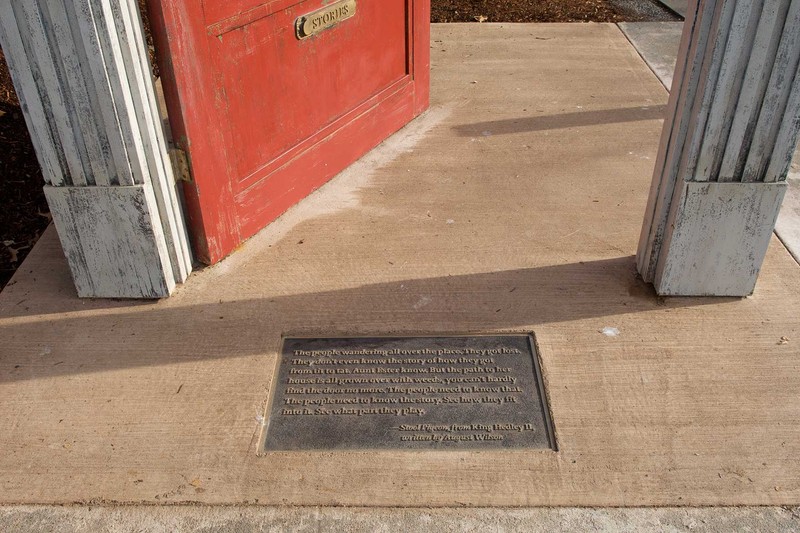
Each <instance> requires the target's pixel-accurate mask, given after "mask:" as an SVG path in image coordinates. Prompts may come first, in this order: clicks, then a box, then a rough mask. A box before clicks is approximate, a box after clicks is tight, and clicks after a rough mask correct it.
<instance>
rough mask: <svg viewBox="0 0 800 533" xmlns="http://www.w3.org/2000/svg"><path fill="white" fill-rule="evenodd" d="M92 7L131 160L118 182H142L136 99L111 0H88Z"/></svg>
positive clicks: (142, 154) (141, 151)
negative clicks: (126, 66) (128, 168)
mask: <svg viewBox="0 0 800 533" xmlns="http://www.w3.org/2000/svg"><path fill="white" fill-rule="evenodd" d="M88 2H89V6H90V7H91V10H92V13H93V17H94V23H95V27H96V28H97V37H98V42H99V44H100V48H101V50H102V53H103V57H104V62H103V64H104V66H105V70H106V78H107V80H108V84H109V86H110V87H111V94H112V95H113V101H114V109H115V111H116V114H117V121H118V124H119V131H120V134H121V135H122V138H123V140H124V144H125V149H126V151H127V155H128V160H129V161H131V164H130V172H131V173H130V176H128V175H120V182H119V183H120V185H133V184H142V183H144V182H145V177H144V175H143V174H142V168H141V166H140V165H138V164H136V163H135V161H141V160H142V159H144V147H143V145H142V140H141V131H139V127H138V123H137V122H136V117H135V115H134V113H133V109H134V107H135V103H134V101H133V98H132V95H131V89H130V83H129V80H128V74H127V72H126V68H125V59H124V56H123V55H122V51H121V49H120V43H119V35H118V34H117V31H118V30H117V25H116V21H115V20H114V16H115V12H114V11H115V10H114V9H113V8H112V6H111V0H88Z"/></svg>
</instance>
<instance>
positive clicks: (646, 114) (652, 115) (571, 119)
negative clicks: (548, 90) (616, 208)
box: [453, 105, 667, 137]
mask: <svg viewBox="0 0 800 533" xmlns="http://www.w3.org/2000/svg"><path fill="white" fill-rule="evenodd" d="M666 107H667V106H665V105H656V106H644V107H642V106H639V107H623V108H619V109H600V110H597V111H578V112H574V113H562V114H559V115H543V116H539V117H521V118H510V119H503V120H491V121H487V122H475V123H473V124H462V125H460V126H455V127H453V129H454V130H455V131H456V132H457V133H458V134H459V135H460V136H462V137H480V136H485V135H505V134H509V133H523V132H530V131H545V130H556V129H563V128H577V127H581V126H597V125H601V124H614V123H622V122H636V121H642V120H658V119H661V118H664V113H665V111H666Z"/></svg>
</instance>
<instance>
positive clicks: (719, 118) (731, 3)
mask: <svg viewBox="0 0 800 533" xmlns="http://www.w3.org/2000/svg"><path fill="white" fill-rule="evenodd" d="M689 15H690V16H689V17H688V18H687V19H686V22H685V26H684V30H683V37H682V40H681V46H680V50H679V52H678V64H677V65H676V68H675V77H674V80H673V86H672V91H671V92H670V103H669V106H668V115H667V118H666V121H665V124H664V130H663V133H662V139H661V145H660V148H659V155H658V159H657V161H656V168H655V175H654V177H653V185H652V188H651V192H650V200H649V202H648V206H647V211H646V214H645V223H644V226H643V228H642V235H641V240H640V244H639V252H638V255H637V263H638V268H639V272H640V273H641V275H642V276H643V277H644V279H645V280H646V281H648V282H652V283H653V284H654V286H655V288H656V291H657V292H658V293H659V294H662V295H686V296H694V295H702V296H710V295H713V296H747V295H749V294H751V293H752V292H753V289H754V287H755V283H756V279H757V277H758V273H759V271H760V269H761V264H762V262H763V260H764V256H765V254H766V250H767V246H768V244H769V241H770V238H771V235H772V231H773V228H774V226H775V221H776V219H777V216H778V211H779V209H780V205H781V202H782V200H783V196H784V194H785V192H786V184H785V179H786V174H787V172H788V169H789V165H790V163H791V157H792V154H793V152H794V149H795V147H796V145H797V138H798V131H800V71H799V70H798V65H800V0H738V1H737V0H699V2H697V3H696V4H695V5H694V6H693V9H692V10H691V13H690V14H689Z"/></svg>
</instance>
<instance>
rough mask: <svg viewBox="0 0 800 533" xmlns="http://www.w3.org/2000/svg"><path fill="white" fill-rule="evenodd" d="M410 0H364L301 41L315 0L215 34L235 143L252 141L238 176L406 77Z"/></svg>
mask: <svg viewBox="0 0 800 533" xmlns="http://www.w3.org/2000/svg"><path fill="white" fill-rule="evenodd" d="M405 3H406V2H405V0H382V1H381V3H380V4H379V3H378V2H362V5H360V6H359V10H358V11H357V12H356V16H354V17H353V18H352V19H349V20H346V21H344V22H342V23H341V24H339V25H338V26H337V27H334V28H331V29H329V30H327V31H324V32H322V33H321V34H319V35H318V36H316V37H314V38H309V39H302V40H300V39H297V38H295V35H294V21H295V19H297V18H298V17H299V16H301V15H303V14H305V13H309V12H312V11H314V10H316V9H318V8H320V7H321V6H322V3H321V1H320V0H312V1H307V2H302V3H300V4H297V5H296V6H293V7H292V8H289V9H286V10H283V11H279V12H277V13H273V14H272V15H269V16H267V17H263V18H260V19H258V20H256V21H254V22H251V23H249V24H247V25H245V26H241V27H239V28H236V29H234V30H231V31H229V32H228V33H225V34H223V35H219V36H217V38H216V39H212V45H213V46H215V47H216V50H215V51H214V52H215V53H214V61H215V67H216V70H217V71H218V72H219V73H220V77H221V79H220V81H221V87H222V90H223V91H224V95H225V100H224V105H225V106H226V113H227V115H228V117H230V120H229V122H228V123H227V124H226V125H227V126H234V127H233V128H231V129H230V130H231V131H230V138H231V142H233V143H234V145H239V146H247V147H248V149H247V150H241V151H238V152H237V153H236V167H235V170H236V172H237V175H238V176H239V178H240V180H243V181H247V182H251V181H252V174H253V173H254V172H257V171H258V170H259V169H260V168H262V167H263V166H264V165H265V163H268V162H270V161H272V160H274V159H275V158H277V157H278V156H280V155H281V154H282V153H283V152H285V151H286V150H288V149H290V148H292V147H293V146H295V145H296V144H298V143H299V142H301V141H302V140H304V139H307V138H308V137H310V136H312V135H313V134H314V133H316V132H317V131H319V130H320V128H322V127H324V126H326V125H328V124H330V123H331V122H333V121H334V120H335V119H336V118H338V117H340V116H342V115H344V114H346V113H347V112H348V111H351V110H353V109H354V108H355V107H357V106H358V105H359V104H361V103H363V102H364V101H366V100H367V99H369V98H370V97H372V96H374V95H375V94H377V93H378V92H380V91H381V90H382V89H385V88H387V87H389V86H390V85H392V84H393V83H394V82H396V81H398V80H400V79H401V78H403V77H404V76H406V75H407V64H408V61H407V52H408V49H407V46H406V11H405ZM371 21H377V23H371ZM384 40H385V41H386V44H384V45H382V46H375V43H376V42H384ZM254 73H262V74H263V75H254Z"/></svg>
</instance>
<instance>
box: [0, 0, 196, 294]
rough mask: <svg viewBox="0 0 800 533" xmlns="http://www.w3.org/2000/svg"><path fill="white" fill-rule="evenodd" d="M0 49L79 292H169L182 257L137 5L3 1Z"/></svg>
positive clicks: (184, 261)
mask: <svg viewBox="0 0 800 533" xmlns="http://www.w3.org/2000/svg"><path fill="white" fill-rule="evenodd" d="M0 44H2V47H3V51H4V52H5V55H6V59H7V61H8V64H9V69H10V71H11V75H12V77H13V79H14V85H15V87H16V89H17V93H18V95H19V99H20V103H21V105H22V111H23V113H24V115H25V119H26V122H27V125H28V129H29V131H30V133H31V137H32V140H33V143H34V147H35V149H36V153H37V156H38V158H39V162H40V164H41V166H42V171H43V174H44V177H45V181H46V184H47V186H46V187H45V193H46V195H47V200H48V203H49V205H50V209H51V212H52V214H53V220H54V222H55V225H56V229H57V230H58V234H59V237H60V239H61V244H62V247H63V248H64V252H65V254H66V256H67V260H68V261H69V265H70V269H71V271H72V276H73V278H74V280H75V285H76V287H77V290H78V294H79V295H80V296H85V297H118V298H161V297H165V296H168V295H169V294H170V293H171V292H172V290H173V289H174V288H175V284H176V283H180V282H183V281H184V280H185V279H186V277H187V276H188V274H189V272H190V271H191V255H190V250H189V246H188V244H187V242H188V241H187V236H186V229H185V224H184V220H183V215H182V211H181V207H180V202H179V196H178V191H177V188H176V184H175V178H174V176H173V171H172V167H171V163H170V158H169V156H168V152H167V146H166V142H165V138H164V131H163V124H162V122H161V118H160V117H159V113H158V109H157V104H156V98H155V91H154V87H153V80H152V77H151V74H150V67H149V64H148V60H147V52H146V48H145V43H144V35H143V32H142V26H141V19H140V15H139V12H138V6H137V4H136V0H13V1H3V2H0Z"/></svg>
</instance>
